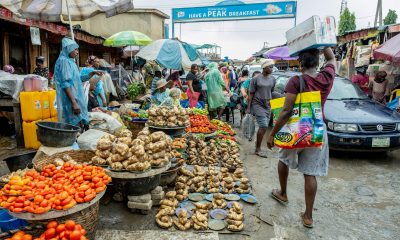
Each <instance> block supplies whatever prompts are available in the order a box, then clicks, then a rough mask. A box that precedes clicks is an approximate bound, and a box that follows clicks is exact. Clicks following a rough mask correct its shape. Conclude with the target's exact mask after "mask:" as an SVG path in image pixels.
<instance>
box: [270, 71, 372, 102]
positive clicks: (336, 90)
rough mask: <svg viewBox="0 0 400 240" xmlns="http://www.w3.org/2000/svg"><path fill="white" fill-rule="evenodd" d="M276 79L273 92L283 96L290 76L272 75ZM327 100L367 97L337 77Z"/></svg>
mask: <svg viewBox="0 0 400 240" xmlns="http://www.w3.org/2000/svg"><path fill="white" fill-rule="evenodd" d="M274 77H275V79H276V85H275V91H276V92H278V93H280V94H284V91H285V87H286V84H287V82H288V81H289V79H290V78H291V76H287V75H278V74H274ZM328 99H329V100H360V99H361V100H363V99H368V96H367V95H366V94H365V93H364V92H363V91H362V90H361V89H360V88H359V87H358V86H356V85H355V84H353V83H352V82H351V81H350V80H348V79H345V78H339V77H337V78H336V79H335V81H334V83H333V87H332V90H331V92H330V94H329V96H328Z"/></svg>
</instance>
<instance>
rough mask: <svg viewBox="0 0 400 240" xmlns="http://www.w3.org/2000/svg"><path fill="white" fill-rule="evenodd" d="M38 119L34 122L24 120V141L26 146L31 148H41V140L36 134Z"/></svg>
mask: <svg viewBox="0 0 400 240" xmlns="http://www.w3.org/2000/svg"><path fill="white" fill-rule="evenodd" d="M36 122H37V121H33V122H25V121H24V122H22V130H23V132H24V142H25V148H29V149H39V147H40V145H41V144H40V142H39V141H38V137H37V134H36V130H37V125H36Z"/></svg>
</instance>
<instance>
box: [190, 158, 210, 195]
mask: <svg viewBox="0 0 400 240" xmlns="http://www.w3.org/2000/svg"><path fill="white" fill-rule="evenodd" d="M193 175H194V177H193V178H192V179H190V180H189V182H188V184H189V185H190V189H191V190H192V191H194V192H199V193H201V192H204V190H205V186H206V185H207V182H206V172H205V171H204V170H203V168H202V167H201V166H197V165H196V166H194V170H193Z"/></svg>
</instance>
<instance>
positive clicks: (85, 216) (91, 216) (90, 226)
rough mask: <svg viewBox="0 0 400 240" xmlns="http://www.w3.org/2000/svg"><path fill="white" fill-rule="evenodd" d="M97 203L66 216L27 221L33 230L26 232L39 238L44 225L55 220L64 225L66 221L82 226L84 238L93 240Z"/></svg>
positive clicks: (97, 210)
mask: <svg viewBox="0 0 400 240" xmlns="http://www.w3.org/2000/svg"><path fill="white" fill-rule="evenodd" d="M99 202H100V201H97V202H96V203H95V204H93V205H91V206H89V207H87V208H85V209H83V210H81V211H79V212H76V213H73V214H71V215H68V216H64V217H60V218H55V219H50V220H46V221H45V220H40V221H28V223H30V226H32V227H33V230H31V231H27V232H29V233H31V234H32V235H34V236H40V234H41V233H43V232H44V231H45V229H46V225H47V223H48V222H49V221H51V220H56V221H57V222H59V223H64V222H65V221H67V220H72V221H75V222H76V223H78V224H80V225H82V227H83V228H84V229H85V230H86V237H87V238H88V239H90V240H94V239H95V235H96V230H97V223H98V220H99Z"/></svg>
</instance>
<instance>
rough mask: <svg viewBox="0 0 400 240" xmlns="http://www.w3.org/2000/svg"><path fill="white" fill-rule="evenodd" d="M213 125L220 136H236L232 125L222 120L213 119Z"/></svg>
mask: <svg viewBox="0 0 400 240" xmlns="http://www.w3.org/2000/svg"><path fill="white" fill-rule="evenodd" d="M211 123H212V124H214V125H215V126H216V130H217V132H218V134H221V135H230V136H234V135H235V134H236V132H235V130H233V129H232V127H231V125H229V124H228V123H226V122H223V121H221V120H217V119H213V120H211Z"/></svg>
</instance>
